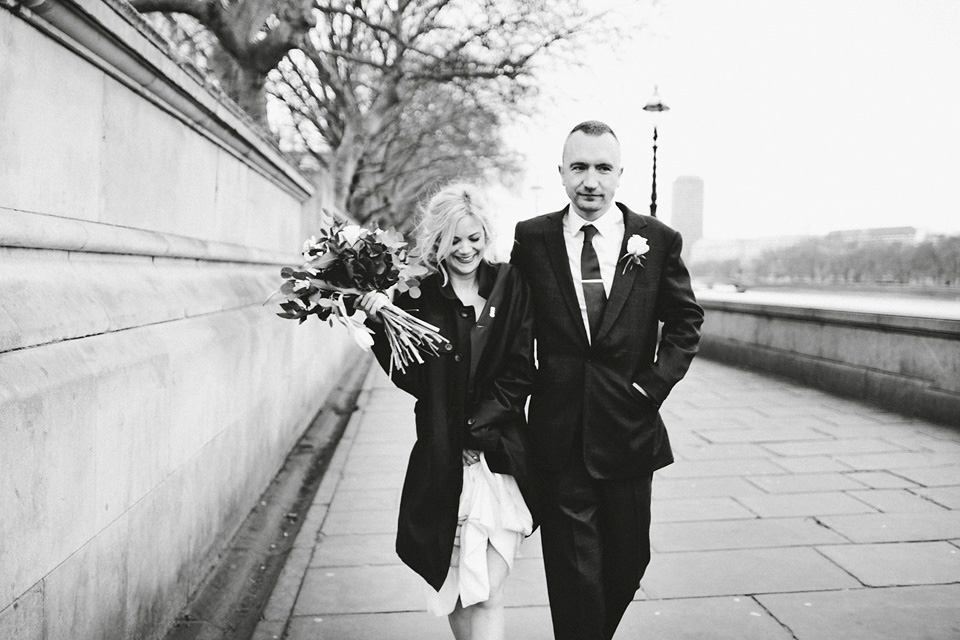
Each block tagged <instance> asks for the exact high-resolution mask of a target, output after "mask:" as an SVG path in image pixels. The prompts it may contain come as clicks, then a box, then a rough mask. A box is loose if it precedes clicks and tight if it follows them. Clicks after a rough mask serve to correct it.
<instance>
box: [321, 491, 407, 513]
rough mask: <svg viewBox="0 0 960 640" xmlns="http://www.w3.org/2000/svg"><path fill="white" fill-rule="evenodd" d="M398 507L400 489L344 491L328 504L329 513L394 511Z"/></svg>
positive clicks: (339, 492)
mask: <svg viewBox="0 0 960 640" xmlns="http://www.w3.org/2000/svg"><path fill="white" fill-rule="evenodd" d="M399 505H400V489H399V488H395V489H352V490H348V489H344V490H342V491H338V492H337V494H336V496H334V498H333V500H332V501H331V502H330V511H365V510H378V509H380V510H383V509H396V508H397V507H399Z"/></svg>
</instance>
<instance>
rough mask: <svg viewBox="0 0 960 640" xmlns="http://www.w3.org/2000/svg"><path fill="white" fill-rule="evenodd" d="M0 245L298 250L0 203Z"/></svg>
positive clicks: (225, 256) (205, 255) (214, 254)
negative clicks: (14, 206) (44, 212)
mask: <svg viewBox="0 0 960 640" xmlns="http://www.w3.org/2000/svg"><path fill="white" fill-rule="evenodd" d="M0 247H19V248H27V249H54V250H60V251H83V252H90V253H114V254H126V255H138V256H153V257H163V258H187V259H191V260H208V261H215V262H242V263H251V264H268V265H288V264H289V265H294V264H299V263H300V262H301V260H300V256H298V255H296V254H287V253H279V252H277V251H271V250H268V249H257V248H254V247H246V246H243V245H238V244H229V243H225V242H214V241H211V240H200V239H197V238H189V237H186V236H179V235H175V234H171V233H161V232H159V231H148V230H146V229H134V228H132V227H121V226H116V225H110V224H103V223H100V222H91V221H87V220H76V219H74V218H61V217H59V216H53V215H47V214H42V213H32V212H28V211H18V210H15V209H7V208H5V207H0Z"/></svg>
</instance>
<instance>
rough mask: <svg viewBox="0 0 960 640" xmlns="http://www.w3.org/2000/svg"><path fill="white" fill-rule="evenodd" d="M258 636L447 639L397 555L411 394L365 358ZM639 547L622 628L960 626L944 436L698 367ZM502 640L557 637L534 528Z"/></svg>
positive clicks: (786, 639) (950, 635)
mask: <svg viewBox="0 0 960 640" xmlns="http://www.w3.org/2000/svg"><path fill="white" fill-rule="evenodd" d="M358 404H359V407H360V408H359V410H358V411H357V412H356V414H355V415H354V416H353V418H352V420H351V423H350V425H349V426H348V428H347V431H346V434H345V435H344V437H343V440H342V441H341V443H340V445H339V447H338V449H337V453H336V456H335V457H334V459H333V462H332V463H331V466H330V469H329V470H328V471H327V474H326V476H325V477H324V480H323V483H322V484H321V486H320V489H319V491H318V493H317V496H316V499H315V500H314V503H313V506H312V508H311V510H310V512H309V514H308V516H307V521H306V522H305V523H304V526H303V528H302V530H301V532H300V535H299V537H298V538H297V541H296V545H295V548H294V550H293V552H292V554H291V556H290V558H289V560H288V561H287V564H286V567H285V568H284V571H283V573H282V575H281V577H280V581H279V582H278V584H277V587H276V589H275V590H274V593H273V596H272V597H271V599H270V602H269V604H268V606H267V609H266V611H265V615H264V620H263V621H262V622H261V624H260V625H259V626H258V627H257V633H256V635H255V639H256V640H272V639H280V638H286V639H289V640H361V639H362V640H381V639H382V640H388V639H389V640H396V639H406V638H410V639H417V640H419V639H423V640H432V639H434V638H437V639H441V638H442V639H444V640H452V638H453V635H452V633H451V632H450V630H449V627H448V625H447V622H446V619H444V618H440V619H437V618H433V617H431V616H429V615H428V614H426V613H424V612H423V610H422V606H423V605H422V595H421V583H420V580H419V578H418V577H417V576H416V575H415V574H414V573H413V572H412V571H411V570H409V569H408V568H407V567H405V566H404V565H403V564H401V563H400V561H399V560H398V559H397V557H396V554H395V553H394V549H393V546H394V534H395V532H396V513H397V504H398V501H399V496H400V486H401V484H402V481H403V473H404V469H405V467H406V462H407V455H408V453H409V450H410V446H411V444H412V441H413V436H414V423H413V401H412V399H411V398H410V397H409V396H407V395H406V394H404V393H403V392H401V391H398V390H396V389H395V388H393V387H392V386H391V384H390V382H389V380H387V378H386V376H384V375H383V373H382V372H381V371H380V370H379V368H377V367H374V368H372V370H371V374H370V375H369V376H368V378H367V381H366V384H365V388H364V391H363V393H362V394H361V395H360V398H359V402H358ZM664 420H665V421H666V422H667V427H668V429H669V431H670V434H671V440H672V443H673V447H674V451H675V453H676V455H677V462H676V463H675V464H673V465H671V466H670V467H667V468H666V469H663V470H661V471H659V472H658V473H657V474H656V476H655V477H654V483H653V487H654V490H653V494H654V502H653V522H654V524H653V527H652V530H651V540H652V546H653V559H652V562H651V564H650V568H649V569H648V571H647V574H646V576H645V577H644V579H643V582H642V589H641V592H639V593H638V594H637V598H636V601H635V602H634V603H633V604H632V605H631V607H630V609H628V611H627V614H626V616H625V617H624V620H623V623H622V624H621V625H620V630H619V632H618V634H617V638H618V639H623V640H626V639H628V638H670V639H672V640H683V639H694V638H695V639H697V640H701V639H704V638H709V639H710V640H717V639H730V640H754V639H755V640H790V639H792V638H795V639H797V640H831V639H835V638H836V639H840V638H842V639H843V640H878V639H886V638H889V639H891V640H906V639H910V638H926V639H930V640H938V639H943V640H947V639H956V638H960V605H958V603H960V424H958V427H957V428H955V429H951V428H948V427H943V426H938V425H934V424H931V423H927V422H923V421H920V420H915V419H911V418H907V417H904V416H900V415H897V414H893V413H889V412H886V411H882V410H880V409H877V408H874V407H872V406H869V405H864V404H860V403H857V402H853V401H849V400H844V399H841V398H836V397H833V396H830V395H828V394H825V393H822V392H819V391H815V390H812V389H808V388H806V387H802V386H799V385H795V384H793V383H791V382H789V381H785V380H783V379H779V378H770V377H765V376H761V375H757V374H753V373H749V372H745V371H742V370H739V369H734V368H731V367H727V366H725V365H721V364H717V363H715V362H711V361H707V360H702V359H701V360H698V361H696V362H695V363H694V365H693V367H692V368H691V371H690V373H689V375H688V376H687V378H686V379H685V380H684V381H683V382H681V383H680V385H678V387H677V388H676V389H675V391H674V392H673V394H672V395H671V396H670V398H669V399H668V400H667V402H666V404H665V408H664ZM520 553H521V555H520V557H519V558H518V559H517V561H516V565H515V568H514V572H513V574H512V575H511V576H510V578H509V581H508V584H507V600H508V602H509V603H510V604H509V606H510V608H509V609H508V611H507V637H508V638H523V639H524V640H550V639H552V638H553V634H552V630H551V625H550V615H549V610H548V608H547V596H546V586H545V583H544V578H543V567H542V563H541V559H540V555H541V554H540V547H539V535H538V534H534V535H533V536H532V537H531V538H530V539H528V540H527V541H526V542H525V543H524V545H523V547H522V548H521V552H520Z"/></svg>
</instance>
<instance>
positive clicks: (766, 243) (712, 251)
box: [684, 236, 814, 263]
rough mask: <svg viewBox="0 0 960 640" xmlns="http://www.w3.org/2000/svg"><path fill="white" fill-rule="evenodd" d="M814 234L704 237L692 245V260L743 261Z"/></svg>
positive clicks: (798, 242) (693, 261) (796, 242)
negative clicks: (727, 237) (740, 237)
mask: <svg viewBox="0 0 960 640" xmlns="http://www.w3.org/2000/svg"><path fill="white" fill-rule="evenodd" d="M812 237H814V236H767V237H765V238H749V239H739V240H721V239H715V238H703V239H702V240H700V241H699V242H697V244H696V245H695V246H693V247H691V251H692V253H691V256H690V262H692V263H697V262H700V263H702V262H721V261H724V260H737V261H739V262H741V263H743V262H748V261H750V260H753V259H754V258H758V257H760V254H762V253H763V252H764V251H776V250H777V249H786V248H787V247H792V246H794V245H796V244H800V243H801V242H803V241H804V240H808V239H810V238H812ZM684 244H686V242H684Z"/></svg>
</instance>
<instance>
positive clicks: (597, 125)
mask: <svg viewBox="0 0 960 640" xmlns="http://www.w3.org/2000/svg"><path fill="white" fill-rule="evenodd" d="M577 131H582V132H583V133H585V134H587V135H588V136H602V135H604V134H607V133H609V134H610V135H612V136H613V137H614V139H615V140H616V141H617V142H619V141H620V138H617V134H615V133H614V132H613V129H611V128H610V125H608V124H607V123H606V122H600V121H599V120H587V121H585V122H581V123H580V124H578V125H577V126H575V127H574V128H573V129H571V130H570V133H569V134H567V135H568V137H569V136H572V135H573V134H575V133H576V132H577Z"/></svg>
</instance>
